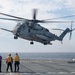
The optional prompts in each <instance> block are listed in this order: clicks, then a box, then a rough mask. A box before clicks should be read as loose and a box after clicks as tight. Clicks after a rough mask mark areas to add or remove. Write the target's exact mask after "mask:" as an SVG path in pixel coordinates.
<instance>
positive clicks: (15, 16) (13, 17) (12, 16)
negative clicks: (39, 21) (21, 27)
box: [0, 13, 27, 20]
mask: <svg viewBox="0 0 75 75" xmlns="http://www.w3.org/2000/svg"><path fill="white" fill-rule="evenodd" d="M0 14H1V15H5V16H8V17H12V18H17V19H24V20H27V19H25V18H21V17H17V16H13V15H9V14H5V13H0Z"/></svg>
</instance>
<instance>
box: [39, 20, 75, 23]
mask: <svg viewBox="0 0 75 75" xmlns="http://www.w3.org/2000/svg"><path fill="white" fill-rule="evenodd" d="M38 21H39V22H41V23H71V22H72V21H45V20H38ZM74 22H75V21H73V23H74Z"/></svg>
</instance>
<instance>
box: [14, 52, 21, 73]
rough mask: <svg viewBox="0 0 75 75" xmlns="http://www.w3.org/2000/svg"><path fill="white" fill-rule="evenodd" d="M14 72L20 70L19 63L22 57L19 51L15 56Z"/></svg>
mask: <svg viewBox="0 0 75 75" xmlns="http://www.w3.org/2000/svg"><path fill="white" fill-rule="evenodd" d="M14 62H15V63H14V68H15V69H14V72H16V71H17V72H19V64H20V57H19V55H18V53H16V55H15V57H14Z"/></svg>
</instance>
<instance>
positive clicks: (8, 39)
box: [0, 0, 75, 52]
mask: <svg viewBox="0 0 75 75" xmlns="http://www.w3.org/2000/svg"><path fill="white" fill-rule="evenodd" d="M35 8H36V9H38V13H37V19H51V18H57V17H63V16H69V15H75V0H0V12H3V13H6V14H11V15H15V16H19V17H23V18H27V19H32V14H33V12H32V10H33V9H35ZM0 17H5V16H2V15H0ZM58 20H71V21H72V20H75V17H72V18H66V19H58ZM16 24H17V22H14V21H5V20H4V21H3V20H0V27H2V28H6V29H9V30H12V29H13V28H14V26H16ZM40 25H42V26H44V27H46V28H48V29H49V30H50V31H51V32H52V33H54V34H56V35H58V36H59V35H60V33H59V32H58V31H53V30H51V29H52V28H62V29H66V28H67V27H69V28H70V25H71V23H68V24H65V23H63V24H62V23H60V24H52V23H49V24H40ZM73 28H75V23H73ZM13 37H14V35H13V34H12V33H9V32H6V31H2V30H0V52H75V31H74V32H73V35H72V39H71V40H70V41H69V34H67V35H66V36H65V38H64V40H63V44H61V42H59V41H53V42H52V43H53V45H43V44H41V43H38V42H34V45H30V41H27V40H24V39H21V38H18V40H14V38H13Z"/></svg>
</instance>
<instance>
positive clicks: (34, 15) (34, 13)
mask: <svg viewBox="0 0 75 75" xmlns="http://www.w3.org/2000/svg"><path fill="white" fill-rule="evenodd" d="M36 15H37V9H34V10H33V20H36Z"/></svg>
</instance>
